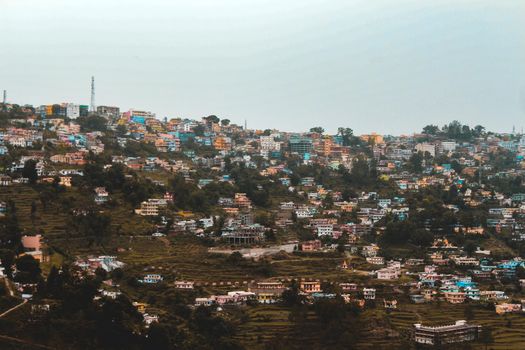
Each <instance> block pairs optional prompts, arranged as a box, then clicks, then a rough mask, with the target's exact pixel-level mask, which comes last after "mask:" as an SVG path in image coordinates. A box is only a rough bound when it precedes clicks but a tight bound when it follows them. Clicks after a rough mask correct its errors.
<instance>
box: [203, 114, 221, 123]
mask: <svg viewBox="0 0 525 350" xmlns="http://www.w3.org/2000/svg"><path fill="white" fill-rule="evenodd" d="M204 120H206V123H208V124H211V123H218V122H219V121H220V119H219V117H217V116H216V115H209V116H207V117H205V118H204Z"/></svg>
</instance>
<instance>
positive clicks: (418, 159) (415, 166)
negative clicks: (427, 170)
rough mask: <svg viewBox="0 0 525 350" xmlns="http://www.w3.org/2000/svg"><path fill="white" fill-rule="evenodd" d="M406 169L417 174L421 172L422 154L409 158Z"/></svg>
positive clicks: (415, 154) (418, 153)
mask: <svg viewBox="0 0 525 350" xmlns="http://www.w3.org/2000/svg"><path fill="white" fill-rule="evenodd" d="M408 167H409V169H410V171H413V172H415V173H419V172H421V171H422V170H423V153H422V152H417V153H414V154H412V155H411V156H410V159H409V160H408Z"/></svg>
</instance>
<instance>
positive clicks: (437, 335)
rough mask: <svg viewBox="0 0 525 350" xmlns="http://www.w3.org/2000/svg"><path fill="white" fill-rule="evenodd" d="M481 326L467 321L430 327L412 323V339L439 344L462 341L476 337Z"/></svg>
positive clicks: (434, 344)
mask: <svg viewBox="0 0 525 350" xmlns="http://www.w3.org/2000/svg"><path fill="white" fill-rule="evenodd" d="M480 332H481V326H478V325H471V324H468V323H467V321H463V320H460V321H456V323H455V324H453V325H447V326H438V327H430V326H423V325H422V324H419V323H416V324H414V329H413V339H414V341H415V342H416V343H418V344H424V345H432V346H441V345H446V344H454V343H463V342H469V341H474V340H476V339H478V337H479V334H480Z"/></svg>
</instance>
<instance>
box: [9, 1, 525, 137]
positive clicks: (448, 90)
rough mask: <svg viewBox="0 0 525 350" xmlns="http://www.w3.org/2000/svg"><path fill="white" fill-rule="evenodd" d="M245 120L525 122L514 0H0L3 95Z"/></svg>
mask: <svg viewBox="0 0 525 350" xmlns="http://www.w3.org/2000/svg"><path fill="white" fill-rule="evenodd" d="M92 75H93V76H95V80H96V104H97V105H116V106H119V107H121V109H122V110H127V109H129V108H134V109H141V110H148V111H152V112H154V113H156V115H157V117H159V118H164V117H168V118H172V117H186V118H195V119H200V118H202V117H204V116H207V115H210V114H214V115H217V116H218V117H220V118H228V119H230V120H231V121H232V122H234V123H237V124H244V120H245V119H246V120H247V123H248V127H249V128H258V129H266V128H278V129H281V130H285V131H306V130H308V129H309V128H310V127H314V126H322V127H323V128H325V129H326V130H327V131H329V132H335V131H336V130H337V128H338V127H350V128H352V129H353V130H354V132H355V133H358V134H361V133H370V132H378V133H388V134H396V135H397V134H403V133H411V132H418V131H420V130H421V129H422V127H423V126H425V125H427V124H437V125H439V126H442V125H443V124H445V123H448V122H450V121H452V120H459V121H460V122H462V123H466V124H469V125H471V126H474V125H477V124H481V125H484V126H486V127H487V129H489V130H493V131H499V132H510V131H511V130H512V127H513V126H516V129H517V130H518V131H519V130H521V128H522V127H524V126H525V1H523V0H497V1H494V0H483V1H481V0H478V1H474V0H470V1H468V0H454V1H449V0H427V1H421V0H396V1H392V0H374V1H371V0H363V1H358V0H329V1H326V0H324V1H323V0H286V1H283V0H250V1H246V0H184V1H183V0H147V1H145V0H142V1H138V0H125V1H122V0H74V1H72V0H46V1H43V0H0V90H3V89H6V90H7V91H8V102H12V103H19V104H25V103H29V104H33V105H40V104H50V103H60V102H75V103H81V104H89V101H90V80H91V76H92Z"/></svg>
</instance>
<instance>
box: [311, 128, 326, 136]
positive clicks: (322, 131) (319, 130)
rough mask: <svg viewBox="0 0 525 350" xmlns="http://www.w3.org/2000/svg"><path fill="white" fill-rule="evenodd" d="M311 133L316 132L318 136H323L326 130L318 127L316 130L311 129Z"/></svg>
mask: <svg viewBox="0 0 525 350" xmlns="http://www.w3.org/2000/svg"><path fill="white" fill-rule="evenodd" d="M310 132H314V133H317V134H322V133H324V129H323V128H322V127H320V126H316V127H314V128H310Z"/></svg>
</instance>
